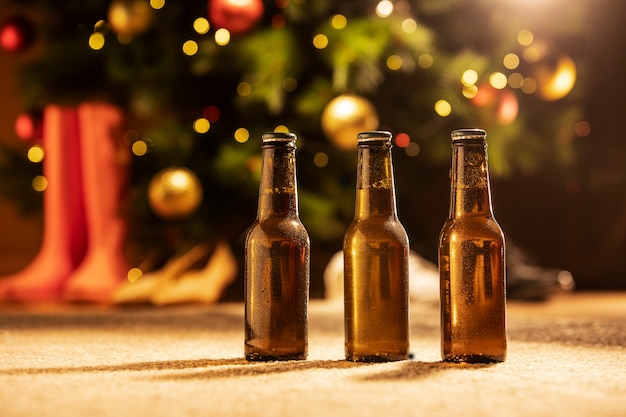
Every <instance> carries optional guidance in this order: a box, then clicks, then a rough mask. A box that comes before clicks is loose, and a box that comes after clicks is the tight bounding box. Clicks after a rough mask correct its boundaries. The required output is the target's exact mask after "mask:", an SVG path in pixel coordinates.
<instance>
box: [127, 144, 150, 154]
mask: <svg viewBox="0 0 626 417" xmlns="http://www.w3.org/2000/svg"><path fill="white" fill-rule="evenodd" d="M131 151H132V153H133V155H136V156H144V155H145V154H146V153H148V144H147V143H146V142H144V141H143V140H138V141H136V142H135V143H133V146H132V147H131Z"/></svg>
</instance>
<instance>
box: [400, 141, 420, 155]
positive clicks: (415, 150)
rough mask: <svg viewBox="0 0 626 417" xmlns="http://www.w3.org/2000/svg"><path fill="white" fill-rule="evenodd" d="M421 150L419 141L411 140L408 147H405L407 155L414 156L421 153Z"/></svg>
mask: <svg viewBox="0 0 626 417" xmlns="http://www.w3.org/2000/svg"><path fill="white" fill-rule="evenodd" d="M420 150H421V148H420V146H419V145H418V144H417V143H415V142H411V143H409V144H408V146H407V147H406V148H404V153H406V154H407V156H411V157H414V156H417V155H418V154H419V153H420Z"/></svg>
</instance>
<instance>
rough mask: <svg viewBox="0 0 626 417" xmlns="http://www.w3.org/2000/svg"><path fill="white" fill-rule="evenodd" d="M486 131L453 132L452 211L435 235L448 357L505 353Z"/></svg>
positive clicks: (487, 357) (498, 232) (500, 243)
mask: <svg viewBox="0 0 626 417" xmlns="http://www.w3.org/2000/svg"><path fill="white" fill-rule="evenodd" d="M486 136H487V135H486V133H485V131H484V130H481V129H461V130H455V131H453V132H452V170H451V171H450V177H451V185H450V212H449V215H448V219H447V221H446V222H445V224H444V225H443V228H442V230H441V234H440V236H439V274H440V278H441V284H440V285H441V337H442V340H441V354H442V358H443V360H444V361H446V362H472V363H488V362H502V361H504V360H505V358H506V349H507V341H506V311H505V302H506V300H505V298H506V296H505V257H504V254H505V243H504V234H503V232H502V229H501V228H500V226H499V225H498V223H497V222H496V220H495V218H494V216H493V211H492V206H491V189H490V183H489V172H488V167H487V144H486V142H485V138H486Z"/></svg>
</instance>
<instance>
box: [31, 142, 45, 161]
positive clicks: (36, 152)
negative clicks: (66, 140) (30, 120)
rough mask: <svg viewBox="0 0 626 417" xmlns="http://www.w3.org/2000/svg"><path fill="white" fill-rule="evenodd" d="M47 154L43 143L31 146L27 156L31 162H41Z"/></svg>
mask: <svg viewBox="0 0 626 417" xmlns="http://www.w3.org/2000/svg"><path fill="white" fill-rule="evenodd" d="M45 156H46V154H45V152H44V151H43V147H42V146H41V145H34V146H31V147H30V149H29V150H28V153H27V158H28V160H29V161H30V162H34V163H36V164H37V163H39V162H41V161H43V158H44V157H45Z"/></svg>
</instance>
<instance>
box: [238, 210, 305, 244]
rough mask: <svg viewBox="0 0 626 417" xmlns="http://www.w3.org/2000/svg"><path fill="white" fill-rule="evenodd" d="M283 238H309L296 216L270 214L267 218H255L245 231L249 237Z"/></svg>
mask: <svg viewBox="0 0 626 417" xmlns="http://www.w3.org/2000/svg"><path fill="white" fill-rule="evenodd" d="M279 238H281V239H284V240H294V241H302V240H303V239H305V240H306V241H307V242H308V240H309V234H308V232H307V230H306V228H305V227H304V224H303V223H302V222H301V221H300V219H299V218H298V217H293V216H291V217H285V216H270V217H268V218H267V219H263V220H258V219H257V220H255V222H254V223H252V225H251V226H250V228H249V229H248V233H247V240H251V239H269V240H273V239H279Z"/></svg>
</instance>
